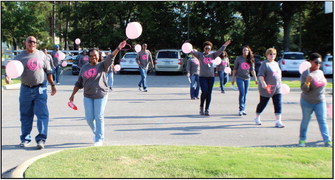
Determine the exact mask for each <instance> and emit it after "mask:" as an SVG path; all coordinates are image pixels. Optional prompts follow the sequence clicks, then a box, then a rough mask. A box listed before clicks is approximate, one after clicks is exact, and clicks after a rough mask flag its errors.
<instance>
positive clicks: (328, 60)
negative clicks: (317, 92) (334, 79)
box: [321, 54, 333, 75]
mask: <svg viewBox="0 0 335 180" xmlns="http://www.w3.org/2000/svg"><path fill="white" fill-rule="evenodd" d="M321 69H322V71H323V73H324V74H325V75H332V74H333V56H332V55H330V54H327V55H326V56H325V57H324V58H323V60H322V64H321Z"/></svg>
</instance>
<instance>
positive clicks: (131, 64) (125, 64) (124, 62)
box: [120, 52, 138, 72]
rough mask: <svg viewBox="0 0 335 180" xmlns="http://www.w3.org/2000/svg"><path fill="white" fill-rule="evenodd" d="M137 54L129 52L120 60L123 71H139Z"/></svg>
mask: <svg viewBox="0 0 335 180" xmlns="http://www.w3.org/2000/svg"><path fill="white" fill-rule="evenodd" d="M136 56H137V53H136V52H127V53H126V54H125V55H124V56H123V57H122V58H121V60H120V66H121V71H120V72H125V71H138V64H137V63H136Z"/></svg>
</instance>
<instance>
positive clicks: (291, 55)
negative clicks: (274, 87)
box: [278, 52, 306, 74]
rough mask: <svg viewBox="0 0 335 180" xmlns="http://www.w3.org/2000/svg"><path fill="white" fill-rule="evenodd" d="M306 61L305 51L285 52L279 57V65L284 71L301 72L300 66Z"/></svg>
mask: <svg viewBox="0 0 335 180" xmlns="http://www.w3.org/2000/svg"><path fill="white" fill-rule="evenodd" d="M304 61H306V58H305V56H304V53H302V52H283V54H282V57H281V58H280V59H279V61H278V63H279V67H280V69H281V70H282V72H283V74H284V73H296V74H297V73H299V66H300V64H301V63H302V62H304Z"/></svg>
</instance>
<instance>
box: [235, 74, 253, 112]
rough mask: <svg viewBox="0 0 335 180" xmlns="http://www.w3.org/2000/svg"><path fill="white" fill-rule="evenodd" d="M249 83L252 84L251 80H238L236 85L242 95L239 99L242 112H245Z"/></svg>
mask: <svg viewBox="0 0 335 180" xmlns="http://www.w3.org/2000/svg"><path fill="white" fill-rule="evenodd" d="M249 83H250V80H249V79H247V80H244V79H240V78H236V84H237V87H238V90H239V91H240V95H239V97H238V102H239V109H240V111H245V103H246V101H247V94H248V89H249Z"/></svg>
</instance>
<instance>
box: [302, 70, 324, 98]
mask: <svg viewBox="0 0 335 180" xmlns="http://www.w3.org/2000/svg"><path fill="white" fill-rule="evenodd" d="M309 75H310V76H312V79H313V80H312V82H311V84H310V86H309V87H307V86H306V85H305V81H306V78H307V76H309ZM300 81H301V90H302V93H301V98H303V99H304V100H305V101H307V102H308V103H311V104H318V103H320V102H322V101H325V100H326V97H325V87H326V85H327V79H326V78H325V76H324V74H323V72H322V71H321V70H316V71H313V72H310V70H309V69H307V70H306V71H304V72H303V73H302V74H301V77H300Z"/></svg>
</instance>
